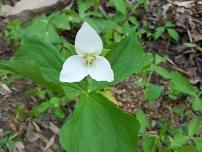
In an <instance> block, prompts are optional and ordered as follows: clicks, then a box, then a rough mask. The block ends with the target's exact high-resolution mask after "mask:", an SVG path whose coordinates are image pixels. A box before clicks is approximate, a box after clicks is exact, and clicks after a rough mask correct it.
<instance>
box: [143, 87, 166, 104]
mask: <svg viewBox="0 0 202 152" xmlns="http://www.w3.org/2000/svg"><path fill="white" fill-rule="evenodd" d="M163 90H164V87H163V86H160V85H157V84H152V83H149V84H147V86H146V89H145V92H144V93H145V100H148V101H151V100H156V99H158V98H159V97H160V95H161V93H162V92H163Z"/></svg>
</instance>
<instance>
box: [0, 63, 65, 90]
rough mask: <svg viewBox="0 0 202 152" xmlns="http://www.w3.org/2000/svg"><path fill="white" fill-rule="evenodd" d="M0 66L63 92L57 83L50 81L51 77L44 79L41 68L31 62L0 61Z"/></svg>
mask: <svg viewBox="0 0 202 152" xmlns="http://www.w3.org/2000/svg"><path fill="white" fill-rule="evenodd" d="M0 68H2V69H6V70H9V71H12V72H14V73H18V74H20V75H23V76H26V77H28V78H30V79H31V80H33V81H35V82H36V83H38V84H39V85H41V86H43V87H45V88H48V89H50V90H52V91H57V92H63V91H62V88H61V87H60V86H59V85H57V84H55V83H54V82H51V77H50V78H49V79H48V80H46V78H45V76H44V74H43V72H42V70H41V68H40V67H39V66H38V65H34V64H33V63H31V62H28V61H20V60H10V61H0ZM52 81H54V80H52Z"/></svg>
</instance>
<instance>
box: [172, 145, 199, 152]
mask: <svg viewBox="0 0 202 152" xmlns="http://www.w3.org/2000/svg"><path fill="white" fill-rule="evenodd" d="M175 152H199V151H198V150H197V149H196V147H195V146H191V145H187V146H184V147H180V148H176V149H175Z"/></svg>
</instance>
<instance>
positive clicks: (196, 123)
mask: <svg viewBox="0 0 202 152" xmlns="http://www.w3.org/2000/svg"><path fill="white" fill-rule="evenodd" d="M200 128H201V119H200V118H194V119H193V120H192V121H191V122H189V124H188V135H189V136H193V135H195V134H196V133H197V132H198V131H199V130H200Z"/></svg>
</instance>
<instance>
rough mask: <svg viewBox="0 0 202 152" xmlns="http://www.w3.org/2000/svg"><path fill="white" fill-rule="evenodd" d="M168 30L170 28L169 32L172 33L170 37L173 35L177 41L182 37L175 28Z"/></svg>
mask: <svg viewBox="0 0 202 152" xmlns="http://www.w3.org/2000/svg"><path fill="white" fill-rule="evenodd" d="M167 30H168V33H169V35H170V37H171V38H172V39H174V40H175V41H178V40H179V39H180V36H179V34H178V33H177V32H176V30H175V29H173V28H168V29H167Z"/></svg>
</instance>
